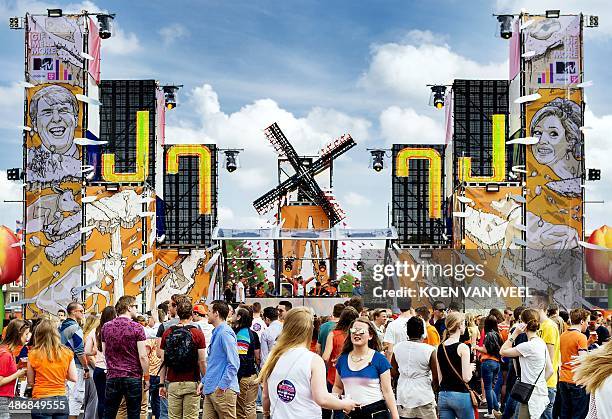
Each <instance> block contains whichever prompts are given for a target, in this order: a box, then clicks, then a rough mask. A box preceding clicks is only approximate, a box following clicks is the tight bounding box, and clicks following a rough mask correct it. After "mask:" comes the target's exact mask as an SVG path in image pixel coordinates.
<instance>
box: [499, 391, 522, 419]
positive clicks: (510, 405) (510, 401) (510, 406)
mask: <svg viewBox="0 0 612 419" xmlns="http://www.w3.org/2000/svg"><path fill="white" fill-rule="evenodd" d="M506 394H507V396H506V405H505V407H504V413H503V414H502V419H513V418H514V417H515V416H516V415H517V413H518V408H519V402H517V401H516V400H515V399H514V398H513V397H512V396H511V395H510V394H509V392H506Z"/></svg>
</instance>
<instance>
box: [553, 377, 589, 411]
mask: <svg viewBox="0 0 612 419" xmlns="http://www.w3.org/2000/svg"><path fill="white" fill-rule="evenodd" d="M558 396H559V398H560V399H561V410H560V415H559V419H584V418H586V415H587V413H589V395H588V394H587V392H586V390H585V389H584V387H579V386H577V385H576V384H571V383H564V382H560V383H559V395H558Z"/></svg>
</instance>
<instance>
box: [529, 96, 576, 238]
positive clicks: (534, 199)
mask: <svg viewBox="0 0 612 419" xmlns="http://www.w3.org/2000/svg"><path fill="white" fill-rule="evenodd" d="M539 93H540V94H541V95H542V98H540V99H539V100H537V101H535V102H532V103H530V104H529V105H528V106H527V129H528V135H530V136H534V137H538V138H539V141H538V143H537V144H534V145H531V146H528V147H527V189H528V194H527V227H528V232H527V241H528V243H529V247H530V248H531V249H573V248H577V247H578V241H579V240H580V237H582V190H581V187H580V185H581V179H582V176H583V173H582V172H583V169H582V165H583V163H582V150H583V140H582V133H581V131H580V127H581V126H582V106H581V105H582V96H581V92H580V91H575V92H573V93H572V94H571V96H570V97H569V98H567V94H566V91H565V90H561V89H540V90H539Z"/></svg>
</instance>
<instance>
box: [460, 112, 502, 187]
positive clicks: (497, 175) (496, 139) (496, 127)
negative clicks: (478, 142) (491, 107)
mask: <svg viewBox="0 0 612 419" xmlns="http://www.w3.org/2000/svg"><path fill="white" fill-rule="evenodd" d="M491 120H492V124H493V152H492V155H493V162H492V165H491V166H492V168H491V170H492V171H493V175H491V176H474V175H473V174H472V158H471V157H460V158H459V159H458V160H459V161H458V173H459V181H460V182H503V181H504V180H505V179H506V115H493V116H492V117H491Z"/></svg>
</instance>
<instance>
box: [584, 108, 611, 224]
mask: <svg viewBox="0 0 612 419" xmlns="http://www.w3.org/2000/svg"><path fill="white" fill-rule="evenodd" d="M584 120H585V126H587V127H592V129H589V130H585V131H584V137H585V139H584V142H585V155H586V160H585V166H586V167H587V168H596V169H600V170H601V180H599V181H593V182H588V181H587V182H586V191H585V193H586V200H587V201H600V200H603V201H604V203H603V204H595V203H593V204H586V205H585V207H586V208H585V216H586V230H587V231H590V230H593V229H595V228H598V227H600V226H601V225H603V224H608V225H612V218H611V216H610V203H611V202H612V188H610V181H611V180H612V166H611V165H610V161H609V160H610V157H609V153H610V150H612V137H610V132H612V115H603V116H600V117H599V116H597V115H595V114H593V112H591V111H590V110H589V109H587V110H586V112H585V115H584Z"/></svg>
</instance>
